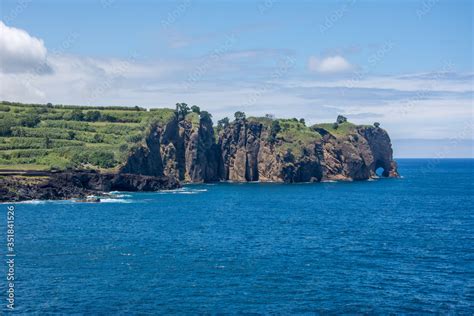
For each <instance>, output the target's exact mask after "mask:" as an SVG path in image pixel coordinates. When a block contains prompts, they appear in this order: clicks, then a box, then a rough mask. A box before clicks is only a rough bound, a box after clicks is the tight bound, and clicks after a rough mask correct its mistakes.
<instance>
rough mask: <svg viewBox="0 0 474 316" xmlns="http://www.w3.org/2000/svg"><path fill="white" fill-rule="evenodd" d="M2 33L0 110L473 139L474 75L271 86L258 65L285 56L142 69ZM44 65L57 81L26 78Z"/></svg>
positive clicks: (167, 62) (134, 62)
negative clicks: (18, 105)
mask: <svg viewBox="0 0 474 316" xmlns="http://www.w3.org/2000/svg"><path fill="white" fill-rule="evenodd" d="M0 26H1V28H2V37H1V41H0V45H1V46H0V49H1V50H0V54H1V55H2V56H1V57H2V68H1V71H0V82H1V84H0V100H8V101H17V102H38V103H47V102H51V103H56V104H58V103H59V104H60V103H62V104H84V105H128V106H131V105H139V106H144V107H166V106H168V107H172V106H173V104H175V103H176V102H187V103H189V104H197V105H199V106H201V107H202V108H204V109H206V110H209V111H210V112H211V113H212V114H213V115H214V119H215V120H217V119H220V118H222V117H224V116H232V115H233V112H235V111H237V110H243V111H245V112H247V114H248V115H249V116H250V115H263V114H265V113H273V114H275V115H276V116H279V117H295V116H296V117H298V118H299V117H304V118H305V119H306V122H308V123H309V124H312V123H316V122H324V121H325V122H332V121H334V119H335V117H336V116H337V114H344V115H346V116H348V118H349V119H350V120H351V121H354V122H356V123H364V124H370V123H372V122H373V121H375V120H376V121H379V122H380V123H382V126H383V127H384V128H386V129H387V130H388V131H389V133H390V135H391V136H392V138H432V139H435V138H449V137H453V138H455V137H458V138H460V137H464V138H469V136H470V135H471V134H472V133H471V134H469V133H463V134H461V136H460V133H459V130H460V128H459V126H460V125H461V126H464V124H465V123H466V122H467V123H469V122H471V124H472V91H473V90H472V76H473V75H472V73H471V74H469V73H468V74H443V75H440V74H436V73H435V74H406V75H404V76H373V75H366V76H364V77H359V76H354V78H353V79H351V78H350V76H351V75H349V76H347V75H345V76H334V77H331V76H329V77H328V76H324V77H321V78H318V77H316V78H315V76H311V77H306V76H304V77H299V76H298V75H297V74H296V75H295V74H294V73H293V72H284V75H281V76H278V78H275V76H273V75H272V74H274V73H275V70H278V69H280V68H274V67H270V66H266V64H262V63H261V60H265V61H267V60H268V58H265V57H268V56H270V57H275V59H277V58H276V57H277V56H280V55H281V54H280V55H279V54H277V52H273V51H264V52H260V51H225V52H224V53H223V54H222V56H220V58H211V57H208V56H204V57H203V58H194V59H193V58H188V59H162V60H161V59H154V60H146V61H144V60H143V59H141V58H139V56H138V57H137V56H135V54H132V55H131V56H129V57H128V58H90V57H80V56H74V55H66V54H63V53H61V54H50V55H49V56H48V54H47V51H46V48H45V47H44V44H43V42H42V41H41V40H39V39H36V38H33V37H31V36H29V35H28V34H27V33H25V32H23V31H21V30H17V29H14V28H9V27H6V26H5V25H4V24H1V25H0ZM5 33H8V36H4V34H5ZM12 34H13V35H14V36H13V35H12ZM15 34H16V35H15ZM12 38H13V39H12ZM19 39H22V40H19ZM15 41H16V42H15ZM12 43H15V44H12ZM28 43H29V44H28ZM21 47H23V48H22V49H23V50H25V52H23V53H22V49H20V48H21ZM7 50H8V52H7ZM13 52H16V53H13ZM17 55H18V56H17ZM283 55H284V54H283ZM20 57H21V58H20ZM15 58H16V59H15ZM46 58H48V63H49V65H51V67H52V69H54V73H52V74H51V75H48V76H42V75H40V74H39V73H37V72H31V71H30V69H31V67H33V66H31V65H33V64H36V65H37V64H41V63H44V62H45V60H46ZM206 58H207V59H206ZM3 59H5V61H6V60H7V59H8V60H9V62H10V63H9V64H8V65H7V67H11V65H16V67H17V68H16V69H15V68H14V69H15V71H12V69H9V70H5V69H4V67H3ZM27 61H29V63H30V64H28V62H27ZM19 65H22V66H23V68H21V67H20V68H19ZM28 65H29V66H28ZM264 66H266V67H264ZM310 68H311V70H313V71H316V72H320V73H336V72H342V71H346V70H349V69H351V68H352V67H351V65H350V64H349V63H348V62H347V61H346V60H345V59H344V58H342V57H340V56H333V57H328V58H325V59H321V60H320V59H317V58H314V57H312V58H311V59H310ZM195 72H198V76H196V80H195V81H193V82H192V84H190V85H189V88H186V87H187V86H186V83H187V81H186V80H187V78H189V77H190V75H193V74H194V73H195ZM352 75H354V74H352ZM348 77H349V78H348ZM414 127H417V128H414ZM468 132H470V131H469V130H468ZM466 135H467V136H466Z"/></svg>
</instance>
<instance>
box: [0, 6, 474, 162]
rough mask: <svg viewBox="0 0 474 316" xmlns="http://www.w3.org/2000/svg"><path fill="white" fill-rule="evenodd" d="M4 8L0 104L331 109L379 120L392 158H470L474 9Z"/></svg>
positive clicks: (311, 115) (282, 112)
mask: <svg viewBox="0 0 474 316" xmlns="http://www.w3.org/2000/svg"><path fill="white" fill-rule="evenodd" d="M1 4H2V6H1V16H2V21H3V23H4V24H3V26H2V37H3V40H2V41H1V43H0V54H1V57H2V69H0V71H1V72H0V77H1V78H0V79H2V84H1V86H0V98H1V99H6V100H12V101H22V102H41V103H44V102H52V103H64V104H66V103H68V104H91V105H92V104H94V105H102V104H103V105H116V104H118V105H140V106H145V107H160V106H172V105H173V104H174V103H176V102H181V101H183V102H187V103H189V104H198V105H200V106H201V107H202V108H206V109H208V110H209V111H211V112H212V113H213V114H214V118H215V119H219V118H221V117H223V116H226V115H231V114H232V113H233V112H235V111H236V110H239V109H242V110H244V111H246V112H247V113H248V114H249V115H262V114H265V113H273V114H276V115H277V116H283V117H293V116H296V117H305V118H306V119H307V121H308V122H310V123H314V122H321V121H332V120H334V118H335V116H337V114H339V113H341V114H344V115H346V116H348V117H349V119H350V120H351V121H354V122H356V123H372V122H373V121H380V122H381V123H382V126H383V127H385V128H386V129H387V130H388V131H389V133H390V135H391V136H392V139H393V140H394V143H395V144H400V146H399V148H401V149H400V151H399V152H397V150H395V154H396V156H400V157H409V156H433V155H436V152H437V151H436V144H437V143H438V144H440V146H441V145H443V144H444V145H443V146H448V145H449V146H451V147H449V148H450V150H443V156H444V157H460V156H472V155H473V153H472V151H473V148H472V144H473V142H472V139H473V132H472V125H473V112H472V106H473V103H472V96H473V57H472V56H473V54H472V53H473V52H472V45H473V34H472V33H473V26H472V9H473V8H472V2H471V1H436V0H424V1H357V0H353V1H319V2H316V1H274V0H261V1H193V0H182V1H176V2H171V1H168V2H165V1H160V2H158V1H120V0H97V1H67V2H65V1H39V0H36V1H28V0H22V1H10V0H2V2H1ZM25 34H26V35H25ZM38 65H40V66H38ZM415 126H416V128H415ZM424 140H426V141H424ZM453 140H462V141H453ZM433 141H434V143H433ZM414 142H415V143H416V144H417V145H416V146H412V145H409V144H413V143H414ZM424 144H425V145H426V148H427V149H426V150H425V151H423V150H421V151H420V148H423V146H424ZM433 146H434V147H433ZM415 147H416V150H414V148H415ZM440 151H441V150H440Z"/></svg>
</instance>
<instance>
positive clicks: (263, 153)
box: [121, 117, 398, 183]
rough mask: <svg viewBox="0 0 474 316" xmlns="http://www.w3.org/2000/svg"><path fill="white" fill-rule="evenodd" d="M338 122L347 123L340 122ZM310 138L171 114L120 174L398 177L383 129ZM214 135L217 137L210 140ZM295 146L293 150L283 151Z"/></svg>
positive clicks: (248, 123) (324, 132)
mask: <svg viewBox="0 0 474 316" xmlns="http://www.w3.org/2000/svg"><path fill="white" fill-rule="evenodd" d="M341 123H342V124H350V123H346V122H341ZM311 131H312V132H313V133H314V134H315V135H317V136H318V138H317V139H316V138H315V140H314V141H309V142H308V141H306V142H304V143H292V141H291V140H288V139H284V137H280V138H279V137H276V139H274V140H271V139H270V137H269V135H270V133H271V131H270V127H269V126H268V124H263V123H262V122H259V121H258V120H256V119H249V120H247V119H239V120H236V121H234V122H233V123H231V124H229V125H228V126H227V127H226V128H224V129H223V130H221V131H220V133H219V135H215V132H214V129H213V126H212V121H211V120H210V118H209V117H204V118H201V119H200V120H199V122H194V123H192V122H191V121H190V120H188V119H181V120H179V121H178V119H177V118H173V119H172V120H171V121H170V122H169V123H168V124H166V125H165V126H163V127H158V126H155V127H153V128H152V129H151V130H150V133H149V136H148V137H147V139H146V142H145V143H144V144H143V146H141V147H138V148H137V149H136V150H135V151H134V152H133V154H132V155H131V156H130V158H129V159H128V161H127V163H126V164H125V165H124V166H123V168H122V169H121V172H126V173H137V174H144V175H152V176H170V177H176V178H177V179H178V180H179V181H182V182H215V181H235V182H247V181H261V182H287V183H292V182H317V181H322V180H349V181H350V180H366V179H370V178H373V177H377V175H376V170H377V169H378V168H382V169H383V172H382V176H384V177H398V172H397V165H396V163H395V161H394V160H393V157H392V147H391V142H390V138H389V136H388V134H387V132H386V131H385V130H383V129H381V128H380V127H372V126H355V125H354V128H353V129H352V130H349V132H347V133H345V134H336V133H334V134H333V133H331V131H330V130H328V129H324V128H321V127H313V128H311ZM216 138H217V139H216ZM288 145H291V146H293V147H294V146H296V147H297V149H298V152H292V151H291V150H288V149H285V148H286V147H288Z"/></svg>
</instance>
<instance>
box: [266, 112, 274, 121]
mask: <svg viewBox="0 0 474 316" xmlns="http://www.w3.org/2000/svg"><path fill="white" fill-rule="evenodd" d="M265 117H266V118H267V119H270V120H273V119H275V115H274V114H271V113H267V114H265Z"/></svg>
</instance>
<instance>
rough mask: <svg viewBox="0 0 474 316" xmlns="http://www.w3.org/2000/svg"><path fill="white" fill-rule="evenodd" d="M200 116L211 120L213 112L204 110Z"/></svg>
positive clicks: (202, 118)
mask: <svg viewBox="0 0 474 316" xmlns="http://www.w3.org/2000/svg"><path fill="white" fill-rule="evenodd" d="M199 117H200V118H201V120H208V121H211V118H212V115H211V113H209V112H207V111H202V112H201V113H200V114H199Z"/></svg>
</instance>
